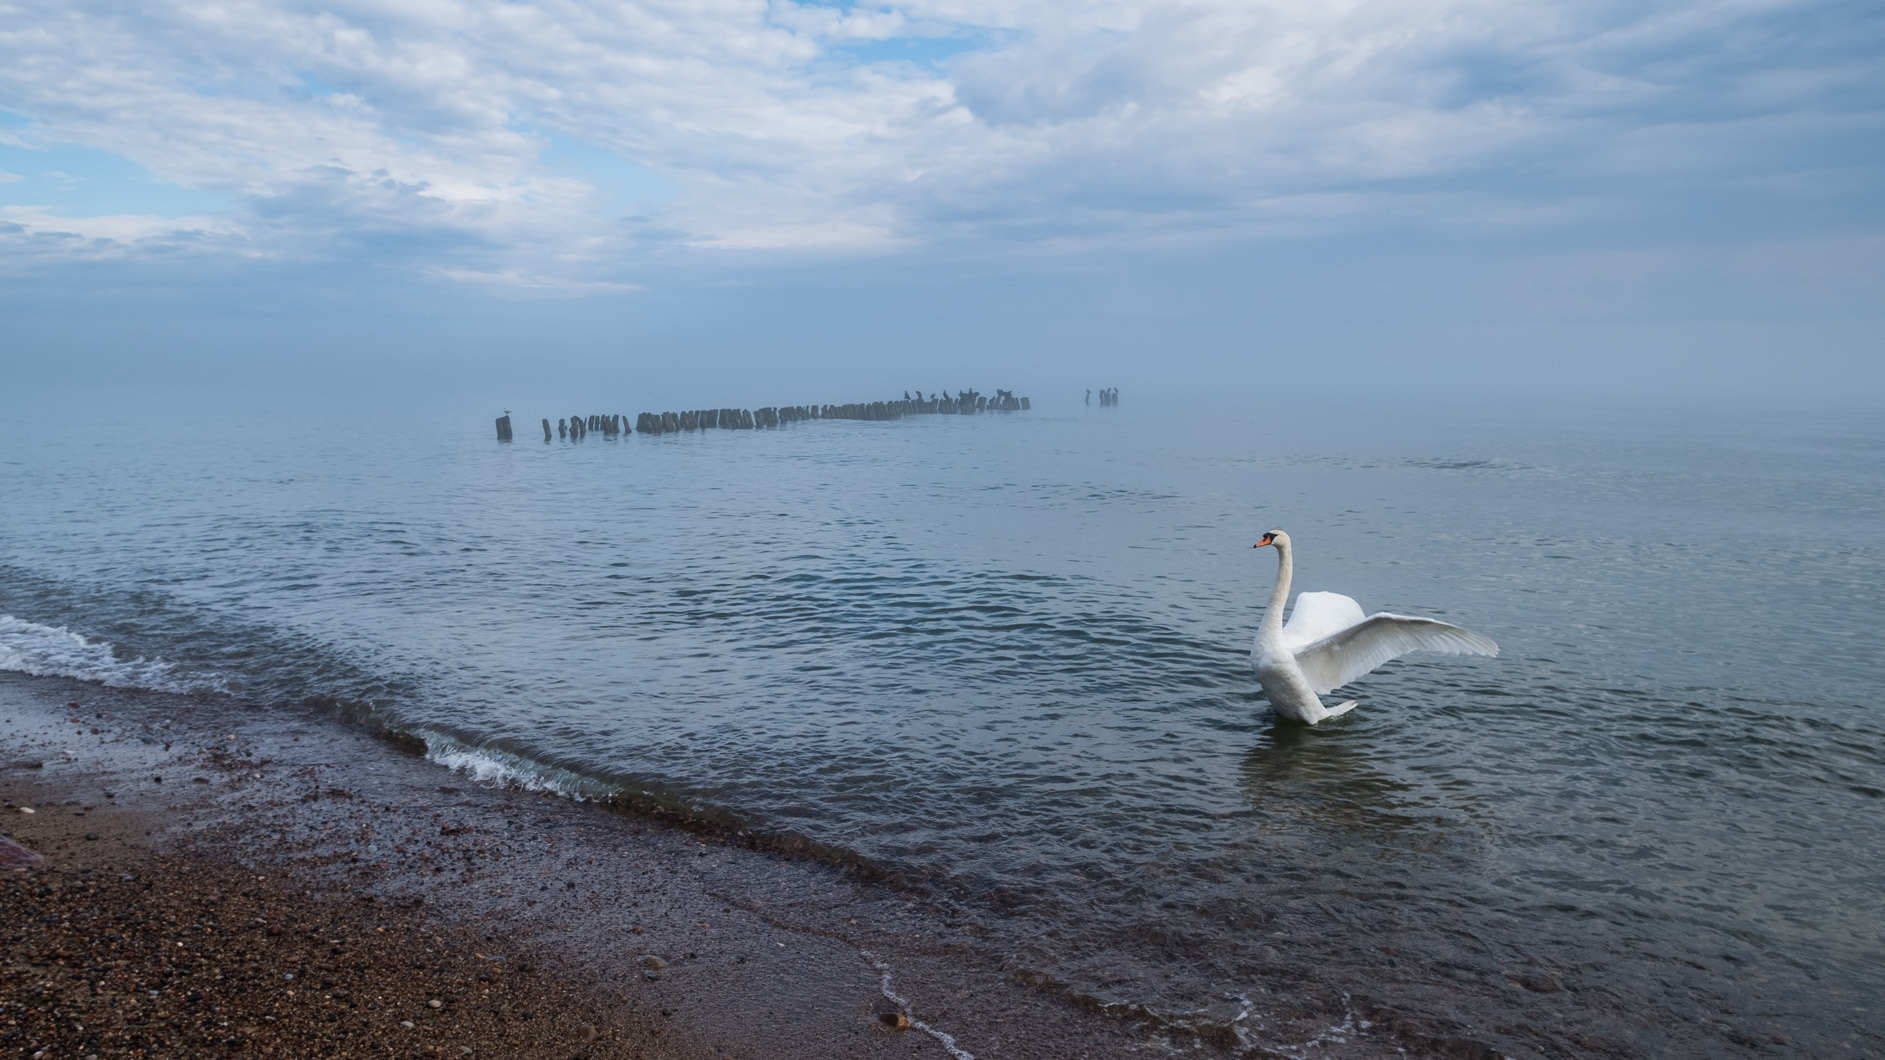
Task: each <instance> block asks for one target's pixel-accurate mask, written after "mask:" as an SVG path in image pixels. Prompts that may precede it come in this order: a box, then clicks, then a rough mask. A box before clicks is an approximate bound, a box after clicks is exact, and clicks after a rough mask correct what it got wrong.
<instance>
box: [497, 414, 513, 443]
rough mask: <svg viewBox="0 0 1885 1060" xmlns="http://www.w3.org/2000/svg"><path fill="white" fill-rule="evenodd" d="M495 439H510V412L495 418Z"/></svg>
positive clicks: (504, 440)
mask: <svg viewBox="0 0 1885 1060" xmlns="http://www.w3.org/2000/svg"><path fill="white" fill-rule="evenodd" d="M497 440H498V441H500V442H508V441H510V440H511V414H510V413H508V412H506V413H505V414H504V415H502V416H499V417H498V418H497Z"/></svg>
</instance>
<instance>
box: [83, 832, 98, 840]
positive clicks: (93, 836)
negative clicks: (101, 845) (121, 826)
mask: <svg viewBox="0 0 1885 1060" xmlns="http://www.w3.org/2000/svg"><path fill="white" fill-rule="evenodd" d="M85 838H87V839H97V838H98V833H97V832H87V833H85Z"/></svg>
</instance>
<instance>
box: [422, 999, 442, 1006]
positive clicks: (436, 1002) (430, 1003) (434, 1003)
mask: <svg viewBox="0 0 1885 1060" xmlns="http://www.w3.org/2000/svg"><path fill="white" fill-rule="evenodd" d="M425 1004H426V1007H427V1008H444V1007H445V1002H443V1001H440V1000H439V999H438V998H433V999H432V1000H430V1001H428V1002H426V1003H425Z"/></svg>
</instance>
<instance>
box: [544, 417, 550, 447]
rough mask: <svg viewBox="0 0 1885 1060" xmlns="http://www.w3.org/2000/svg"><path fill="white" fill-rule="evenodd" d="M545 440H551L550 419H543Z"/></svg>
mask: <svg viewBox="0 0 1885 1060" xmlns="http://www.w3.org/2000/svg"><path fill="white" fill-rule="evenodd" d="M543 440H544V441H546V442H547V441H549V440H550V421H549V420H548V419H545V420H544V421H543Z"/></svg>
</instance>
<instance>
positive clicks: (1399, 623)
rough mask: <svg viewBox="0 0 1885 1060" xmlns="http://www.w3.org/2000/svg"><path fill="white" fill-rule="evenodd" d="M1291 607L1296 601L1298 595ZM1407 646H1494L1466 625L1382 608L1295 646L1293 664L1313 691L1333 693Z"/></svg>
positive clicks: (1494, 650) (1469, 649)
mask: <svg viewBox="0 0 1885 1060" xmlns="http://www.w3.org/2000/svg"><path fill="white" fill-rule="evenodd" d="M1308 595H1310V594H1308V593H1304V594H1303V596H1308ZM1318 595H1327V596H1333V595H1335V594H1334V593H1325V594H1318ZM1342 599H1345V600H1346V599H1348V598H1347V597H1343V598H1342ZM1350 603H1353V601H1350ZM1296 606H1297V607H1298V608H1300V607H1301V606H1302V603H1301V601H1300V600H1299V601H1298V602H1297V605H1296ZM1357 610H1359V608H1357ZM1410 651H1434V652H1440V653H1442V654H1446V655H1497V654H1499V645H1498V644H1496V643H1494V642H1493V639H1492V638H1491V637H1488V636H1486V635H1484V634H1482V633H1474V632H1473V631H1472V630H1470V629H1461V628H1460V627H1459V626H1456V625H1453V624H1452V623H1451V622H1441V621H1438V620H1437V619H1432V618H1414V617H1412V616H1409V615H1391V614H1388V613H1387V612H1386V611H1383V612H1380V613H1378V614H1373V615H1369V616H1368V617H1367V618H1365V619H1362V620H1361V621H1360V622H1357V623H1355V624H1354V625H1351V626H1349V627H1348V628H1346V629H1341V630H1337V631H1335V632H1333V633H1330V634H1328V635H1326V636H1324V637H1322V638H1320V639H1318V640H1316V641H1313V642H1311V643H1308V644H1304V645H1302V646H1301V647H1299V648H1296V649H1295V653H1296V663H1297V665H1299V666H1301V667H1302V672H1303V676H1304V677H1306V678H1308V679H1309V687H1310V688H1313V689H1315V690H1316V692H1317V694H1326V693H1329V692H1333V691H1335V690H1336V689H1338V688H1340V687H1342V686H1343V685H1345V684H1347V683H1349V682H1350V681H1353V680H1354V679H1355V678H1357V677H1360V676H1361V675H1362V674H1365V673H1367V672H1368V671H1370V670H1373V669H1374V668H1375V667H1377V666H1380V665H1381V664H1382V663H1385V662H1387V661H1388V660H1390V659H1398V658H1400V657H1401V656H1403V655H1406V654H1407V653H1408V652H1410Z"/></svg>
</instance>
